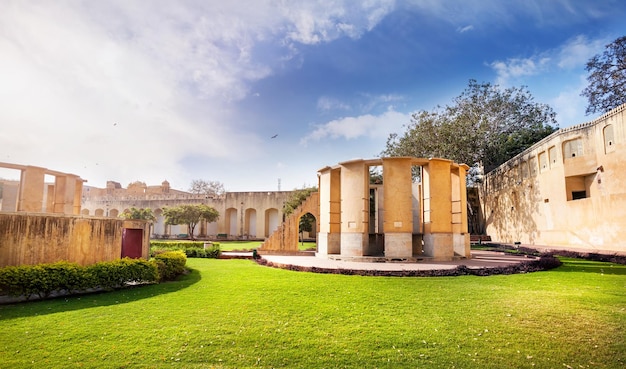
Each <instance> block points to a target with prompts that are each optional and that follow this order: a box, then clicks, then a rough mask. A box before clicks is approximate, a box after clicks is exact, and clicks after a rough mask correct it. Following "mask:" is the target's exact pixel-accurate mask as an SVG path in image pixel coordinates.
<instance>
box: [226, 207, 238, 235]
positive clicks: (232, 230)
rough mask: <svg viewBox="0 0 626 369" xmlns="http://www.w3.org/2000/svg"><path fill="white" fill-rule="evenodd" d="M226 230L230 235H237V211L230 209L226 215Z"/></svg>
mask: <svg viewBox="0 0 626 369" xmlns="http://www.w3.org/2000/svg"><path fill="white" fill-rule="evenodd" d="M224 222H225V230H226V234H228V235H237V209H236V208H228V209H226V212H225V213H224Z"/></svg>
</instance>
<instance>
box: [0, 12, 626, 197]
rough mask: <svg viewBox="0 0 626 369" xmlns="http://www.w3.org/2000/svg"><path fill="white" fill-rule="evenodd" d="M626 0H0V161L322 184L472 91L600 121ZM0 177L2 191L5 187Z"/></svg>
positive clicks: (83, 170)
mask: <svg viewBox="0 0 626 369" xmlns="http://www.w3.org/2000/svg"><path fill="white" fill-rule="evenodd" d="M624 19H626V2H624V1H623V0H615V1H613V0H598V1H587V0H580V1H577V0H553V1H545V0H536V1H533V0H519V1H518V0H510V1H500V0H449V1H439V0H395V1H394V0H307V1H305V0H236V1H223V0H177V1H170V0H151V1H148V0H132V1H128V0H120V1H117V0H102V1H71V0H65V1H64V0H59V1H48V0H40V1H31V0H15V1H13V0H0V162H8V163H12V164H21V165H34V166H40V167H45V168H49V169H52V170H56V171H60V172H66V173H73V174H77V175H79V176H80V177H82V178H83V179H86V180H87V183H86V185H89V186H95V187H105V186H106V181H109V180H111V181H116V182H119V183H120V184H121V185H122V186H123V187H126V186H127V185H128V184H129V183H131V182H134V181H142V182H145V183H146V184H148V185H160V184H161V182H162V181H164V180H167V181H169V182H170V185H171V187H172V188H175V189H179V190H187V189H189V186H190V184H191V181H192V180H194V179H202V180H207V181H219V182H222V183H223V184H224V187H225V188H226V190H227V191H275V190H278V189H281V190H293V189H296V188H302V187H304V186H315V185H317V171H318V170H319V169H321V168H324V167H326V166H333V165H336V164H337V163H340V162H343V161H348V160H351V159H356V158H363V159H369V158H375V157H378V156H380V153H381V152H382V151H383V150H384V149H385V145H386V141H387V138H388V137H389V134H391V133H399V134H401V133H403V132H404V131H405V129H406V125H407V124H409V123H410V118H411V114H412V113H415V112H418V111H421V110H428V111H430V110H433V109H435V108H436V106H438V105H446V104H451V103H452V99H453V98H454V97H456V96H458V95H460V94H461V92H462V91H463V90H464V89H465V88H466V87H467V86H468V82H469V80H470V79H475V80H477V81H478V82H489V83H492V84H497V85H499V86H500V87H502V88H506V87H513V86H515V87H519V86H526V88H527V89H528V91H529V92H530V93H531V94H532V95H533V97H534V99H535V101H536V102H538V103H546V104H548V105H550V106H551V107H552V108H553V109H554V111H555V112H556V113H557V121H558V123H559V127H561V128H566V127H569V126H572V125H576V124H580V123H584V122H587V121H591V120H593V119H595V118H596V117H597V116H588V115H585V108H586V104H587V102H586V100H585V98H583V97H581V96H580V92H581V91H582V90H583V89H584V88H585V87H586V85H587V80H586V77H587V72H586V71H585V63H586V62H587V61H588V60H589V58H591V57H592V56H593V55H596V54H599V53H601V52H603V51H604V48H605V45H606V44H608V43H610V42H612V41H613V40H615V39H616V38H618V37H620V36H623V35H626V21H624ZM17 176H19V174H16V171H7V170H0V177H3V178H11V177H17Z"/></svg>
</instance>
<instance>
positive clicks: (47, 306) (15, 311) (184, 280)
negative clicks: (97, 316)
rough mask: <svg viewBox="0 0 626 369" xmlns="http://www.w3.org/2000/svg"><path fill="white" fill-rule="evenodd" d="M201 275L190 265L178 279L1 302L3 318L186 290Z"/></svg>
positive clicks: (123, 301)
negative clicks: (109, 289) (52, 296)
mask: <svg viewBox="0 0 626 369" xmlns="http://www.w3.org/2000/svg"><path fill="white" fill-rule="evenodd" d="M200 279H202V276H201V275H200V272H199V271H198V270H195V269H190V270H189V273H188V274H186V275H183V276H180V277H179V278H178V279H177V280H175V281H170V282H165V283H159V284H149V285H139V286H129V287H126V288H122V289H119V290H114V291H99V292H91V293H81V294H76V295H65V296H59V297H54V298H49V299H46V300H30V301H23V302H15V303H8V304H4V305H0V321H2V320H8V319H15V318H24V317H30V316H40V315H47V314H54V313H60V312H66V311H74V310H81V309H90V308H94V307H102V306H110V305H119V304H125V303H128V302H134V301H139V300H143V299H147V298H152V297H155V296H159V295H164V294H168V293H172V292H178V291H180V290H183V289H185V288H187V287H189V286H191V285H193V284H195V283H197V282H199V281H200Z"/></svg>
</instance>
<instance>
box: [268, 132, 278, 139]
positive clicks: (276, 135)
mask: <svg viewBox="0 0 626 369" xmlns="http://www.w3.org/2000/svg"><path fill="white" fill-rule="evenodd" d="M276 137H278V133H277V134H275V135H274V136H272V137H270V138H276Z"/></svg>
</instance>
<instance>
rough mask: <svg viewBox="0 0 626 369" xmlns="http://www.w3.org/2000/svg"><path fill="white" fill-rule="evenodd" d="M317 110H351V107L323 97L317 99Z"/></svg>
mask: <svg viewBox="0 0 626 369" xmlns="http://www.w3.org/2000/svg"><path fill="white" fill-rule="evenodd" d="M317 109H319V110H321V111H332V110H350V105H348V104H346V103H345V102H343V101H341V100H338V99H334V98H332V97H328V96H322V97H320V98H319V99H317Z"/></svg>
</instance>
